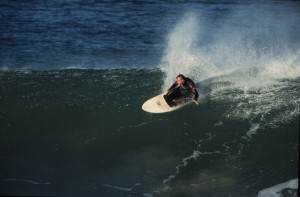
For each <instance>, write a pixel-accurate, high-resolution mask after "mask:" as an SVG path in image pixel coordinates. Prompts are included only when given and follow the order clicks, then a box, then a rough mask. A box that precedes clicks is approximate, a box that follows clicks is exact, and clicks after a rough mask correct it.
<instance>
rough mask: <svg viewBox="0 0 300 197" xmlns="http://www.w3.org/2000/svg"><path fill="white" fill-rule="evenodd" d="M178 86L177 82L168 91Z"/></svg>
mask: <svg viewBox="0 0 300 197" xmlns="http://www.w3.org/2000/svg"><path fill="white" fill-rule="evenodd" d="M176 86H177V83H176V82H175V83H174V84H173V85H172V86H171V87H170V88H169V89H168V91H169V90H172V89H173V88H175V87H176Z"/></svg>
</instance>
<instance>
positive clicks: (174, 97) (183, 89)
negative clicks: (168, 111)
mask: <svg viewBox="0 0 300 197" xmlns="http://www.w3.org/2000/svg"><path fill="white" fill-rule="evenodd" d="M184 80H185V82H184V83H183V84H181V85H178V84H177V82H175V83H174V84H173V85H172V86H171V87H170V88H169V90H168V93H167V94H166V95H164V98H165V100H166V101H167V103H168V104H169V105H170V106H171V107H172V106H175V105H177V103H181V102H184V101H186V100H190V99H195V100H197V99H198V97H199V94H198V92H197V90H196V88H195V83H194V82H193V81H192V80H191V79H189V78H185V79H184ZM193 96H194V97H193Z"/></svg>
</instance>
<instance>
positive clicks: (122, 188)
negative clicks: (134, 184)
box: [102, 184, 133, 192]
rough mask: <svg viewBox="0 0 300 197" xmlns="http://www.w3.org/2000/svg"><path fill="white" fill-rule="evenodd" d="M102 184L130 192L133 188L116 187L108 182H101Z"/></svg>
mask: <svg viewBox="0 0 300 197" xmlns="http://www.w3.org/2000/svg"><path fill="white" fill-rule="evenodd" d="M102 185H103V186H105V187H109V188H112V189H117V190H122V191H127V192H130V191H132V190H133V188H125V187H117V186H113V185H108V184H102Z"/></svg>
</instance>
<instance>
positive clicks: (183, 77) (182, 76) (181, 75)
mask: <svg viewBox="0 0 300 197" xmlns="http://www.w3.org/2000/svg"><path fill="white" fill-rule="evenodd" d="M178 77H181V78H182V79H185V76H184V75H183V74H179V75H177V77H176V79H177V78H178Z"/></svg>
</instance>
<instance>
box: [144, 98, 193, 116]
mask: <svg viewBox="0 0 300 197" xmlns="http://www.w3.org/2000/svg"><path fill="white" fill-rule="evenodd" d="M164 94H165V93H163V94H160V95H158V96H155V97H153V98H151V99H149V100H147V101H146V102H145V103H144V104H143V106H142V109H143V110H144V111H146V112H150V113H166V112H171V111H174V110H176V109H179V108H181V107H183V106H185V105H187V104H190V103H192V102H193V101H192V100H188V101H187V102H184V103H181V104H178V105H176V106H173V107H170V106H169V105H168V103H167V102H166V100H165V99H164Z"/></svg>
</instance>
